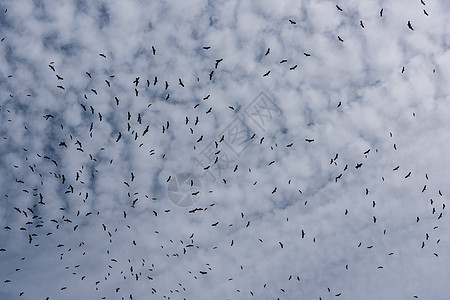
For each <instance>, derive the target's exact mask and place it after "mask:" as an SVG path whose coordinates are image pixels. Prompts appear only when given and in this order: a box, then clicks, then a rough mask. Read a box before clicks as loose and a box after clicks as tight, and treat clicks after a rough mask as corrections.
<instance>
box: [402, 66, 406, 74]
mask: <svg viewBox="0 0 450 300" xmlns="http://www.w3.org/2000/svg"><path fill="white" fill-rule="evenodd" d="M404 72H405V66H403V67H402V74H403V73H404Z"/></svg>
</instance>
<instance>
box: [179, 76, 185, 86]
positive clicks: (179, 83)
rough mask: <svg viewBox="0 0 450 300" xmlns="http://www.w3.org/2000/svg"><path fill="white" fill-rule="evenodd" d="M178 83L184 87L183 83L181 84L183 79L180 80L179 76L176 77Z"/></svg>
mask: <svg viewBox="0 0 450 300" xmlns="http://www.w3.org/2000/svg"><path fill="white" fill-rule="evenodd" d="M178 83H179V84H180V85H181V86H182V87H184V84H183V81H181V78H179V79H178Z"/></svg>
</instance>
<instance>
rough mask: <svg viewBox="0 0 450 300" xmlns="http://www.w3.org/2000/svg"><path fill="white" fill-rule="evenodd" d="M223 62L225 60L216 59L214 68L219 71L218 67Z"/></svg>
mask: <svg viewBox="0 0 450 300" xmlns="http://www.w3.org/2000/svg"><path fill="white" fill-rule="evenodd" d="M222 60H223V58H221V59H216V65H215V66H214V68H216V69H217V66H218V65H219V63H220V62H221V61H222Z"/></svg>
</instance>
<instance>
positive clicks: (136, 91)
mask: <svg viewBox="0 0 450 300" xmlns="http://www.w3.org/2000/svg"><path fill="white" fill-rule="evenodd" d="M134 92H135V94H136V97H137V96H139V91H138V90H137V89H134Z"/></svg>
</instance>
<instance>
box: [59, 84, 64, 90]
mask: <svg viewBox="0 0 450 300" xmlns="http://www.w3.org/2000/svg"><path fill="white" fill-rule="evenodd" d="M57 87H58V88H60V89H62V90H65V88H64V87H63V86H62V85H58V86H57Z"/></svg>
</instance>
